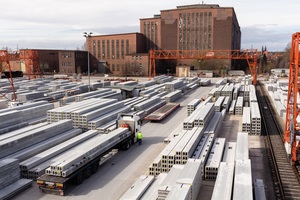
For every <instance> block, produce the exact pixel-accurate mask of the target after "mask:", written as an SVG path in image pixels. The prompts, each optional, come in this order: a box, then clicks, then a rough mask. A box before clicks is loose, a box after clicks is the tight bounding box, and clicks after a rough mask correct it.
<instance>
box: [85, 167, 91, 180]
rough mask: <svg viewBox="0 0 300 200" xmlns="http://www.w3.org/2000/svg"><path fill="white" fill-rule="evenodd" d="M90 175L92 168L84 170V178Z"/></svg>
mask: <svg viewBox="0 0 300 200" xmlns="http://www.w3.org/2000/svg"><path fill="white" fill-rule="evenodd" d="M91 175H92V168H91V167H88V168H86V170H84V178H85V179H88V178H90V177H91Z"/></svg>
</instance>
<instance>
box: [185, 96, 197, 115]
mask: <svg viewBox="0 0 300 200" xmlns="http://www.w3.org/2000/svg"><path fill="white" fill-rule="evenodd" d="M199 103H200V99H194V100H192V101H191V102H190V103H189V104H188V105H187V113H188V116H190V115H191V113H192V112H194V110H195V109H196V106H197V105H198V104H199Z"/></svg>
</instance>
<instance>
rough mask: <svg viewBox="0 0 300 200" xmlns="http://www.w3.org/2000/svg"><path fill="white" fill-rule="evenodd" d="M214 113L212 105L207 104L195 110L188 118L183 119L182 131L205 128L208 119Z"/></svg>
mask: <svg viewBox="0 0 300 200" xmlns="http://www.w3.org/2000/svg"><path fill="white" fill-rule="evenodd" d="M213 113H214V104H213V103H207V104H205V105H203V106H202V107H200V108H199V109H198V108H197V109H196V110H195V111H194V112H193V113H192V114H191V115H190V116H188V117H187V118H185V119H184V121H183V129H185V130H191V129H193V127H194V126H198V127H200V126H205V124H206V123H208V122H209V120H210V118H211V117H212V115H213Z"/></svg>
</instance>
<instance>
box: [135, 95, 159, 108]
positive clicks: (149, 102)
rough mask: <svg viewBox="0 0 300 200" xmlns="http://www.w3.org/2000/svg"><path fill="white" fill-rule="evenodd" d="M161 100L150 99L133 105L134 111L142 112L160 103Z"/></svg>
mask: <svg viewBox="0 0 300 200" xmlns="http://www.w3.org/2000/svg"><path fill="white" fill-rule="evenodd" d="M160 101H161V100H160V99H159V98H150V99H147V100H145V101H142V102H140V103H138V104H135V105H134V110H136V111H141V110H144V109H145V108H148V107H150V106H152V105H154V104H156V103H158V102H160Z"/></svg>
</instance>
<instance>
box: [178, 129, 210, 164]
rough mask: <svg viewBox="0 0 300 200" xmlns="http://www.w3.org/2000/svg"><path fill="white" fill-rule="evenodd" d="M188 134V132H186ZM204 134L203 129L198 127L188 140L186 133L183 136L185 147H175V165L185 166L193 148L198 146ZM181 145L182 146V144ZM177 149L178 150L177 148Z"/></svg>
mask: <svg viewBox="0 0 300 200" xmlns="http://www.w3.org/2000/svg"><path fill="white" fill-rule="evenodd" d="M188 132H189V131H188ZM203 133H204V129H203V128H202V127H199V128H198V129H196V130H195V132H194V133H193V134H192V135H191V136H190V138H188V137H187V136H188V133H187V134H185V136H184V139H185V141H184V140H181V141H184V143H185V145H184V147H183V148H181V147H180V145H177V146H176V148H175V152H176V156H175V163H177V164H179V163H180V164H185V163H186V162H187V160H188V159H189V158H191V157H192V155H193V153H194V150H195V148H196V147H197V146H198V143H199V142H200V140H201V138H202V136H203ZM184 143H183V144H184ZM177 147H179V148H177Z"/></svg>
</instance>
